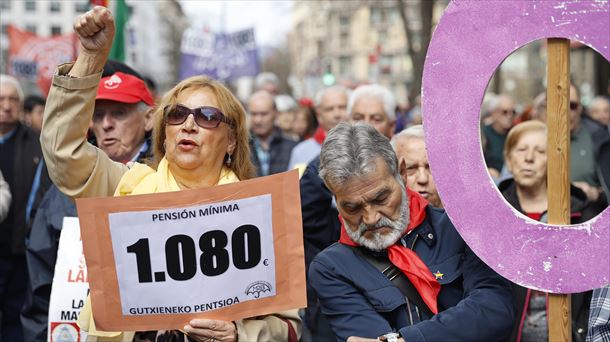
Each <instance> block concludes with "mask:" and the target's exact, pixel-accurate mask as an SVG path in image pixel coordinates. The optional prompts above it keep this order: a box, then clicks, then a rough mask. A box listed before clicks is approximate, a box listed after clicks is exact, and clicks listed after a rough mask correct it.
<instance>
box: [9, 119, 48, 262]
mask: <svg viewBox="0 0 610 342" xmlns="http://www.w3.org/2000/svg"><path fill="white" fill-rule="evenodd" d="M14 134H15V135H14V136H13V137H12V138H11V139H14V151H13V154H14V157H13V158H14V161H13V179H12V181H11V182H9V181H8V180H7V182H9V184H10V186H11V194H12V196H13V200H12V202H11V209H10V211H9V216H8V219H7V220H5V221H4V222H2V224H1V225H0V227H2V234H0V255H2V256H6V257H8V256H10V255H23V253H24V252H25V238H26V236H27V234H28V227H27V225H26V220H25V215H26V207H27V203H28V198H29V195H30V191H31V189H32V182H33V181H34V177H35V175H36V168H37V167H38V163H40V162H41V161H42V151H41V150H40V141H39V138H38V133H36V132H35V131H34V130H32V129H30V128H28V127H26V126H24V125H21V124H18V125H17V128H16V131H15V133H14ZM44 171H45V172H43V174H46V170H44ZM49 184H50V180H49V178H48V176H47V177H46V178H45V177H44V176H43V177H41V187H45V188H48V186H49Z"/></svg>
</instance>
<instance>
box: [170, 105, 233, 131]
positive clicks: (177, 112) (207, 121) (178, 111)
mask: <svg viewBox="0 0 610 342" xmlns="http://www.w3.org/2000/svg"><path fill="white" fill-rule="evenodd" d="M164 113H165V122H166V123H167V124H168V125H182V124H183V123H184V122H185V121H186V119H187V118H188V117H189V115H191V114H193V117H194V118H195V123H197V125H198V126H199V127H201V128H216V127H218V126H220V123H221V122H224V123H226V124H227V125H229V126H231V127H234V124H233V120H231V119H229V118H227V117H226V116H225V115H224V114H223V113H222V112H221V111H220V109H218V108H214V107H206V106H203V107H199V108H194V109H190V108H188V107H185V106H183V105H180V104H177V105H175V106H173V107H172V106H167V107H165V110H164Z"/></svg>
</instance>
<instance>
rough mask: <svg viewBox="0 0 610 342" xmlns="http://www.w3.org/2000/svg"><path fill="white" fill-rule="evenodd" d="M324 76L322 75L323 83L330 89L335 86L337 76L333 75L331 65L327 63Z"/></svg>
mask: <svg viewBox="0 0 610 342" xmlns="http://www.w3.org/2000/svg"><path fill="white" fill-rule="evenodd" d="M324 69H325V70H324V75H322V83H323V84H324V85H325V86H327V87H330V86H331V85H333V84H335V81H336V79H335V75H333V72H332V68H331V64H330V63H326V65H325V68H324Z"/></svg>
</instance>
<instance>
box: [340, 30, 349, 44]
mask: <svg viewBox="0 0 610 342" xmlns="http://www.w3.org/2000/svg"><path fill="white" fill-rule="evenodd" d="M339 46H340V47H342V48H346V47H349V33H347V32H342V33H341V35H340V36H339Z"/></svg>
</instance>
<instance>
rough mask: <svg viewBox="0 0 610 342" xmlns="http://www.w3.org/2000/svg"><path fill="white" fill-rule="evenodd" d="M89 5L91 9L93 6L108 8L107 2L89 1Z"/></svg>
mask: <svg viewBox="0 0 610 342" xmlns="http://www.w3.org/2000/svg"><path fill="white" fill-rule="evenodd" d="M89 3H91V7H93V6H104V7H108V0H89Z"/></svg>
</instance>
